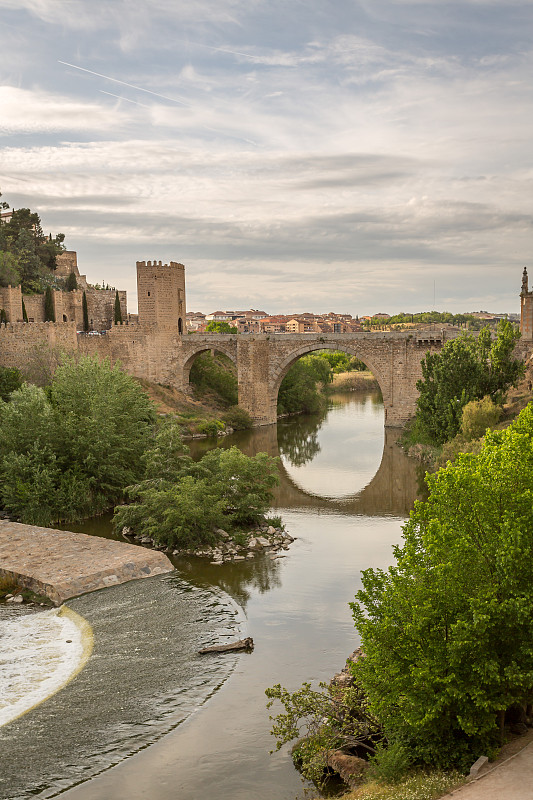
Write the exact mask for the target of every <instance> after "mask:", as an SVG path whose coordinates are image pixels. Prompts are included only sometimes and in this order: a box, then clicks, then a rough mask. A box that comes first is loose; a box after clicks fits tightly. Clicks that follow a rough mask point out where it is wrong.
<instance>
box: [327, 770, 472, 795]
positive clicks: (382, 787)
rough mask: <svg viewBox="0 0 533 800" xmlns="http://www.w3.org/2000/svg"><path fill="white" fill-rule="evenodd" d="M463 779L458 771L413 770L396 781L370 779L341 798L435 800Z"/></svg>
mask: <svg viewBox="0 0 533 800" xmlns="http://www.w3.org/2000/svg"><path fill="white" fill-rule="evenodd" d="M464 781H465V778H464V776H463V775H461V774H460V773H459V772H455V771H451V772H440V771H433V772H421V771H420V772H415V773H413V774H411V775H409V776H408V777H407V778H404V779H403V780H401V781H399V782H398V783H391V784H386V783H378V782H377V781H371V782H369V783H365V784H364V785H363V786H361V787H360V788H359V789H356V790H355V791H352V792H349V793H348V794H344V795H342V800H437V798H439V797H442V796H443V795H445V794H447V793H448V792H451V791H452V789H456V788H457V787H458V786H461V785H462V784H463V783H464Z"/></svg>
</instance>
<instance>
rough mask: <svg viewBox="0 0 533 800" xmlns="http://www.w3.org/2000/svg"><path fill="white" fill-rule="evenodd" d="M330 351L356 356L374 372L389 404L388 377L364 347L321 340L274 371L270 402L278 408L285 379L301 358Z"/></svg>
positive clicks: (298, 351)
mask: <svg viewBox="0 0 533 800" xmlns="http://www.w3.org/2000/svg"><path fill="white" fill-rule="evenodd" d="M324 350H329V351H331V352H341V353H346V354H347V355H350V356H355V357H356V358H358V359H359V360H360V361H362V362H363V363H364V364H366V366H367V367H368V369H369V370H370V371H371V372H372V374H373V376H374V377H375V379H376V380H377V382H378V385H379V388H380V390H381V394H382V396H383V402H384V403H386V402H387V399H388V398H387V391H388V383H387V376H386V375H383V374H380V369H379V366H378V365H377V364H374V363H373V362H372V357H371V356H370V357H369V356H368V355H367V354H366V353H365V352H364V350H365V348H364V347H360V346H359V347H358V346H355V347H354V346H353V345H351V344H349V343H343V344H342V345H341V346H339V345H337V344H335V343H333V342H321V341H320V340H318V341H314V342H309V343H308V344H305V345H302V346H300V347H298V348H297V349H296V350H294V351H293V352H292V353H290V354H288V355H287V356H286V357H285V359H284V360H283V361H282V362H281V363H280V364H279V365H278V366H277V367H276V368H275V369H274V370H273V371H272V379H271V384H272V385H271V389H272V393H271V397H270V400H271V402H272V403H273V404H274V406H275V407H276V408H277V402H278V393H279V388H280V386H281V383H282V381H283V378H284V377H285V376H286V374H287V373H288V371H289V370H290V368H291V367H292V366H294V364H296V362H297V361H299V360H300V358H303V356H307V355H310V354H311V353H316V352H319V351H324Z"/></svg>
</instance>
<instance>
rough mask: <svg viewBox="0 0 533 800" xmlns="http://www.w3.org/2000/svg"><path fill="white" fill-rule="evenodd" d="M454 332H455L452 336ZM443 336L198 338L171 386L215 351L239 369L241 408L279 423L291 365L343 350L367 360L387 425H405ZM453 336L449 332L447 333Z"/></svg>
mask: <svg viewBox="0 0 533 800" xmlns="http://www.w3.org/2000/svg"><path fill="white" fill-rule="evenodd" d="M453 333H455V332H453ZM444 335H445V334H444V332H443V331H438V332H431V334H429V333H425V332H420V331H418V332H416V333H403V332H401V333H399V332H390V333H347V334H322V335H317V334H314V333H312V334H273V335H266V334H263V335H257V336H253V335H248V336H247V335H243V334H240V335H238V336H231V335H230V336H227V335H208V334H206V335H203V336H202V335H198V336H197V335H193V336H187V337H184V338H182V340H181V343H180V344H179V345H178V347H177V348H176V350H175V353H174V357H173V359H172V363H171V364H166V365H165V369H169V373H168V378H169V380H168V382H169V383H170V384H172V385H175V386H176V387H179V388H181V389H184V388H185V389H186V387H187V385H188V381H189V371H190V368H191V365H192V364H193V362H194V359H195V358H196V357H197V355H198V354H199V353H201V352H205V351H206V350H216V351H219V352H221V353H224V354H225V355H226V356H228V358H230V359H231V360H232V361H233V363H234V364H235V365H236V368H237V376H238V385H239V405H241V406H242V407H243V408H245V409H246V410H247V411H248V412H249V413H250V414H251V416H252V417H253V418H254V420H255V421H256V424H259V425H266V424H270V423H273V422H275V421H276V405H277V397H278V391H279V387H280V384H281V382H282V380H283V378H284V377H285V375H286V374H287V372H288V370H289V369H290V368H291V366H292V365H293V364H294V363H295V362H296V361H297V360H298V359H299V358H301V357H302V356H305V355H307V354H308V353H314V352H320V351H324V350H330V351H335V350H340V351H342V352H344V353H347V354H348V355H351V356H356V357H357V358H358V359H360V360H361V361H363V362H364V363H365V364H366V365H367V367H368V369H370V370H371V371H372V373H373V374H374V376H375V378H376V380H377V382H378V383H379V386H380V389H381V392H382V395H383V403H384V406H385V425H387V426H399V425H403V424H404V423H405V422H406V421H407V420H408V419H409V418H410V417H411V416H412V415H413V414H414V412H415V404H416V398H417V396H418V392H417V390H416V382H417V380H418V379H419V378H421V377H422V371H421V365H420V362H421V360H422V358H423V357H424V356H425V354H426V353H427V352H428V350H435V349H440V348H441V347H442V344H443V340H444ZM448 335H450V333H448Z"/></svg>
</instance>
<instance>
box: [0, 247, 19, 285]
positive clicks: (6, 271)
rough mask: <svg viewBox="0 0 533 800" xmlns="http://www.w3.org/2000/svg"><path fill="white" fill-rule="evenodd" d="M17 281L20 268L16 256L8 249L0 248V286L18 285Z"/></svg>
mask: <svg viewBox="0 0 533 800" xmlns="http://www.w3.org/2000/svg"><path fill="white" fill-rule="evenodd" d="M0 242H1V239H0ZM19 283H20V268H19V260H18V258H17V257H16V256H15V255H14V254H13V253H10V252H9V251H8V250H3V251H2V250H0V286H18V285H19Z"/></svg>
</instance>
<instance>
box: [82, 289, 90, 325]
mask: <svg viewBox="0 0 533 800" xmlns="http://www.w3.org/2000/svg"><path fill="white" fill-rule="evenodd" d="M81 311H82V314H83V330H84V331H85V333H87V331H88V330H89V311H88V309H87V295H86V294H85V292H84V293H83V296H82V298H81Z"/></svg>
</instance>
